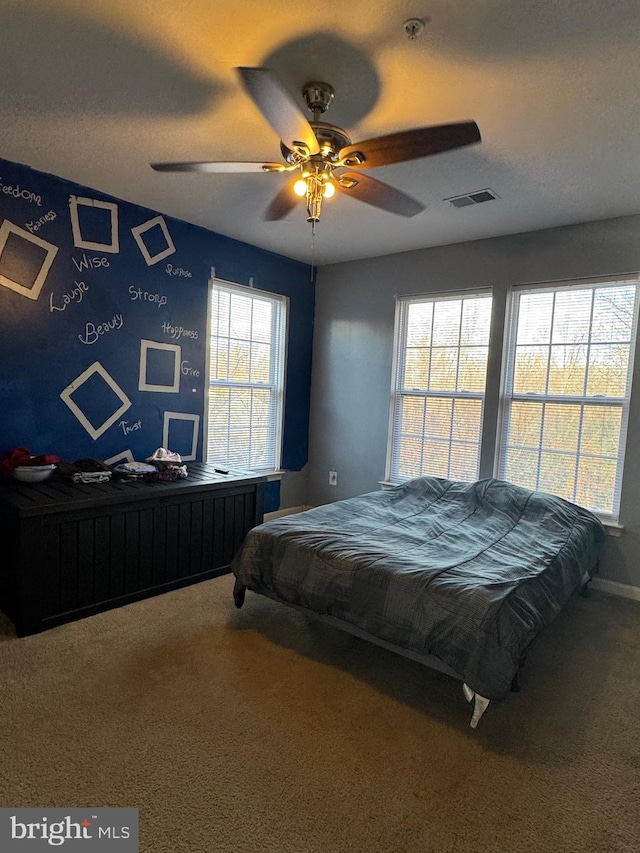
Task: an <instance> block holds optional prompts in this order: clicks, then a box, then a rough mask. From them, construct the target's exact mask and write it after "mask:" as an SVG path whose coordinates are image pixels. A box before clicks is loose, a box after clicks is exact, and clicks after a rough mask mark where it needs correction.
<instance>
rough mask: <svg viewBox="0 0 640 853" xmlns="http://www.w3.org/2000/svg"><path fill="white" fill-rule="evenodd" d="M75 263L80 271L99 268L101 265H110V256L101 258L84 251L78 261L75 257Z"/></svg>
mask: <svg viewBox="0 0 640 853" xmlns="http://www.w3.org/2000/svg"><path fill="white" fill-rule="evenodd" d="M73 263H74V264H75V265H76V267H77V268H78V272H82V270H97V269H99V268H100V267H108V266H109V258H100V257H94V258H91V257H89V255H86V254H85V253H84V252H83V253H82V258H81V259H80V260H79V261H77V260H76V259H75V258H73Z"/></svg>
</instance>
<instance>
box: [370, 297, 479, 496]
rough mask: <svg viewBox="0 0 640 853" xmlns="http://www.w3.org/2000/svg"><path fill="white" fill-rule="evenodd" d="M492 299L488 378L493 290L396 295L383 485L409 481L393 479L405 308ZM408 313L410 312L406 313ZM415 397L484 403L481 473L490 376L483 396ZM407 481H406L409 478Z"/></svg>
mask: <svg viewBox="0 0 640 853" xmlns="http://www.w3.org/2000/svg"><path fill="white" fill-rule="evenodd" d="M487 297H488V298H490V299H491V303H492V308H491V319H490V321H489V338H488V344H487V375H488V365H489V361H490V355H491V336H492V331H493V300H494V293H493V288H492V287H469V288H462V289H460V288H456V289H455V290H439V291H433V292H427V293H410V294H396V296H395V311H394V327H393V358H392V363H391V389H390V394H389V419H388V427H387V452H386V460H385V473H384V480H383V481H381V482H383V483H384V484H385V485H398V484H399V483H402V482H405V480H394V479H393V472H392V466H393V459H394V452H393V451H394V445H393V442H394V435H395V433H394V424H395V420H396V418H395V411H396V404H397V397H398V371H399V369H400V364H401V363H402V361H403V358H401V356H400V335H401V332H402V312H403V306H404V305H407V306H408V304H409V303H411V302H434V303H435V302H442V301H444V300H455V299H473V298H476V299H480V298H487ZM406 310H408V308H407V309H406ZM415 396H418V397H419V396H422V397H429V396H447V397H451V398H459V397H461V398H463V399H464V398H466V397H468V398H470V399H479V400H480V401H481V403H482V413H481V418H480V434H479V437H478V470H479V471H480V470H481V465H482V453H483V446H484V441H483V439H484V421H485V410H486V405H485V404H486V396H487V376H485V387H484V389H483V391H482V392H480V391H478V392H464V391H462V392H456V391H453V392H449V391H443V392H441V393H440V392H437V393H436V392H429V391H425V392H417V393H416V394H415ZM405 479H406V478H405Z"/></svg>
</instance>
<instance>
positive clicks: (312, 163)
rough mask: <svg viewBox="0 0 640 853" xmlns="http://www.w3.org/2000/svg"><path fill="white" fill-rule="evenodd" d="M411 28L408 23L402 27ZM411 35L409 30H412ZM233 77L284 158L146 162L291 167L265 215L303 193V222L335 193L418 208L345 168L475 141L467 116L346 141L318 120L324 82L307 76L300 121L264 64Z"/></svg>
mask: <svg viewBox="0 0 640 853" xmlns="http://www.w3.org/2000/svg"><path fill="white" fill-rule="evenodd" d="M416 21H418V22H419V23H421V24H422V28H424V22H423V21H419V19H411V20H409V21H406V22H405V25H404V27H405V32H407V34H408V35H409V38H415V37H417V34H419V27H417V25H416V24H415V22H416ZM409 25H411V27H409ZM414 30H415V34H414V35H413V36H412V35H411V34H410V33H411V32H414ZM237 71H238V74H239V76H240V80H241V82H242V84H243V86H244V88H245V91H246V92H247V94H248V95H249V97H250V98H251V99H252V100H253V102H254V103H255V105H256V106H257V107H258V109H259V110H260V112H261V113H262V115H263V116H264V117H265V119H266V120H267V122H268V123H269V124H270V125H271V127H272V128H273V129H274V130H275V131H276V133H277V134H278V136H279V137H280V151H281V154H282V156H283V158H284V160H285V163H275V162H273V163H272V162H262V163H260V162H239V161H223V162H193V163H152V164H151V165H152V168H154V169H156V170H157V171H160V172H222V173H224V172H295V171H298V172H299V173H300V177H299V178H298V179H297V180H296V181H295V183H294V184H293V186H290V185H289V186H287V187H285V188H284V189H283V190H281V191H280V192H279V193H278V194H277V195H276V196H275V198H274V199H273V201H272V202H271V204H270V205H269V208H268V209H267V211H266V213H265V219H267V220H269V221H274V220H278V219H283V218H284V217H285V216H286V215H287V214H288V213H289V212H290V211H291V209H292V208H293V207H294V206H295V204H296V203H297V200H298V198H299V197H304V198H305V203H306V212H307V221H308V222H310V223H312V226H315V223H316V222H318V221H319V220H320V214H321V212H322V202H323V200H324V199H325V198H327V199H328V198H331V197H332V196H333V195H334V194H335V193H336V192H338V193H343V194H345V195H349V196H351V198H354V199H356V200H357V201H361V202H364V203H365V204H370V205H373V206H374V207H377V208H379V209H381V210H385V211H388V212H390V213H395V214H397V215H399V216H406V217H411V216H415V215H416V214H418V213H422V212H423V211H424V209H425V206H424V205H423V204H422V203H421V202H420V201H418V200H417V199H414V198H412V197H411V196H409V195H407V194H406V193H404V192H402V191H401V190H398V189H396V188H395V187H392V186H389V185H388V184H385V183H383V182H382V181H379V180H377V179H376V178H372V177H370V176H368V175H361V174H360V173H359V171H358V172H357V173H354V172H351V171H349V170H351V169H356V170H360V169H369V168H374V167H376V166H386V165H391V164H393V163H401V162H403V161H406V160H415V159H418V158H421V157H427V156H430V155H433V154H438V153H440V152H442V151H449V150H452V149H455V148H461V147H463V146H466V145H472V144H474V143H476V142H480V141H481V138H480V131H479V129H478V126H477V124H476V123H475V122H474V121H461V122H456V123H453V124H444V125H435V126H431V127H420V128H414V129H413V130H405V131H400V132H398V133H391V134H388V135H386V136H378V137H374V138H373V139H365V140H363V141H361V142H357V143H352V141H351V138H350V136H349V134H348V133H347V132H346V131H345V130H344V129H343V128H341V127H338V126H337V125H333V124H329V123H328V122H325V121H321V120H320V117H321V116H322V115H324V113H325V112H326V111H327V110H328V109H329V107H330V106H331V103H332V102H333V99H334V97H335V92H334V90H333V87H332V86H330V85H329V84H328V83H323V82H319V81H314V82H311V83H307V84H306V85H305V86H304V87H303V89H302V95H303V97H304V100H305V103H306V105H307V108H308V109H309V110H310V112H311V113H312V115H313V118H312V119H311V121H307V119H306V118H305V116H304V115H303V113H302V112H301V110H300V109H299V108H298V106H297V104H296V102H295V101H294V100H293V98H292V97H291V96H290V95H289V93H288V92H287V90H286V89H285V88H284V87H283V86H282V84H281V83H280V82H279V81H278V80H277V79H276V78H275V77H274V76H273V74H272V73H271V71H270V70H269V69H268V68H238V69H237Z"/></svg>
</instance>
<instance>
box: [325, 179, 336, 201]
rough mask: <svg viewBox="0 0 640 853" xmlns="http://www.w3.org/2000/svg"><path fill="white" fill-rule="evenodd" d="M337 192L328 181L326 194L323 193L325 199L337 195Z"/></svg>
mask: <svg viewBox="0 0 640 853" xmlns="http://www.w3.org/2000/svg"><path fill="white" fill-rule="evenodd" d="M335 191H336V188H335V187H334V185H333V184H332V183H331V181H327V183H326V184H325V185H324V192H323V195H324V197H325V198H331V196H332V195H335Z"/></svg>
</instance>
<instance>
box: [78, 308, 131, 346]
mask: <svg viewBox="0 0 640 853" xmlns="http://www.w3.org/2000/svg"><path fill="white" fill-rule="evenodd" d="M123 325H124V318H123V316H122V314H114V315H113V317H112V318H111V319H110V320H108V321H107V322H106V323H100V324H99V325H98V326H96V325H95V323H87V324H86V325H85V327H84V334H83V335H78V338H79V340H81V341H82V343H83V344H95V342H96V341H98V340H100V338H101V337H102V335H106V334H107V332H111V331H113V330H114V329H121V328H122V327H123Z"/></svg>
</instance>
